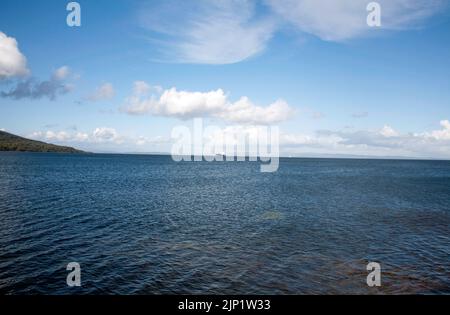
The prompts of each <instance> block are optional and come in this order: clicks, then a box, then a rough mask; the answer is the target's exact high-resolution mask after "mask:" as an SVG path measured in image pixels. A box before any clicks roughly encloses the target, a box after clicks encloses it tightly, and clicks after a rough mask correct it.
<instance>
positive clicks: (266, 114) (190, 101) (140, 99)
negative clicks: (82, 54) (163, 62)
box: [122, 81, 294, 125]
mask: <svg viewBox="0 0 450 315" xmlns="http://www.w3.org/2000/svg"><path fill="white" fill-rule="evenodd" d="M144 87H146V89H145V92H143V88H144ZM149 87H150V86H149V85H146V84H144V82H142V81H138V82H135V84H134V89H133V94H132V95H131V96H130V97H128V98H127V99H126V100H125V104H124V105H123V107H122V111H124V112H126V113H128V114H132V115H143V114H152V115H156V116H165V117H175V118H179V119H189V118H193V117H214V118H218V119H222V120H224V121H228V122H234V123H241V124H262V125H266V124H274V123H279V122H282V121H285V120H288V119H289V118H290V117H291V116H292V115H293V113H294V110H293V109H292V108H291V107H290V106H289V105H288V104H287V103H286V102H285V101H283V100H281V99H280V100H277V101H275V102H274V103H272V104H270V105H268V106H266V107H262V106H258V105H255V104H254V103H253V102H251V100H250V99H249V98H248V97H245V96H243V97H241V98H240V99H238V100H237V101H235V102H232V101H230V100H229V98H228V95H226V94H225V92H224V91H223V90H222V89H217V90H213V91H207V92H197V91H194V92H192V91H179V90H177V89H176V88H171V89H168V90H159V93H148V91H149Z"/></svg>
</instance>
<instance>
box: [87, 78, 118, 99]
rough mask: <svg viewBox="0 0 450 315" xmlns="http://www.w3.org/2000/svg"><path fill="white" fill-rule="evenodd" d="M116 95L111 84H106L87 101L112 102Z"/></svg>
mask: <svg viewBox="0 0 450 315" xmlns="http://www.w3.org/2000/svg"><path fill="white" fill-rule="evenodd" d="M115 93H116V92H115V91H114V87H113V85H112V84H111V83H104V84H102V85H101V86H99V87H98V88H97V89H96V90H95V91H94V92H93V93H92V94H91V95H89V96H88V97H87V99H88V100H90V101H93V102H97V101H105V100H110V99H112V98H113V97H114V95H115Z"/></svg>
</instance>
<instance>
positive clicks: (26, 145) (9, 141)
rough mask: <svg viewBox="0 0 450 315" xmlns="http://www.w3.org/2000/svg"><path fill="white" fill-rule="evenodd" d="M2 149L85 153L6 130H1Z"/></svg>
mask: <svg viewBox="0 0 450 315" xmlns="http://www.w3.org/2000/svg"><path fill="white" fill-rule="evenodd" d="M0 151H20V152H55V153H85V152H84V151H81V150H77V149H75V148H72V147H66V146H59V145H55V144H50V143H45V142H41V141H36V140H30V139H26V138H22V137H19V136H16V135H13V134H11V133H8V132H5V131H0Z"/></svg>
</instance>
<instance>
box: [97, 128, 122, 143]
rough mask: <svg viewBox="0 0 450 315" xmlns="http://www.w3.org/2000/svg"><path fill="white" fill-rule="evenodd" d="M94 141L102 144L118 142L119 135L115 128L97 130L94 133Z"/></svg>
mask: <svg viewBox="0 0 450 315" xmlns="http://www.w3.org/2000/svg"><path fill="white" fill-rule="evenodd" d="M92 139H94V140H95V141H100V142H103V141H117V140H118V139H119V135H118V134H117V131H116V130H115V129H114V128H107V127H101V128H95V130H94V131H93V132H92Z"/></svg>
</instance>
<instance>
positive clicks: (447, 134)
mask: <svg viewBox="0 0 450 315" xmlns="http://www.w3.org/2000/svg"><path fill="white" fill-rule="evenodd" d="M440 124H441V126H442V129H441V130H434V131H432V132H430V133H425V134H423V136H425V137H428V138H433V139H435V140H450V121H448V120H441V122H440Z"/></svg>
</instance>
